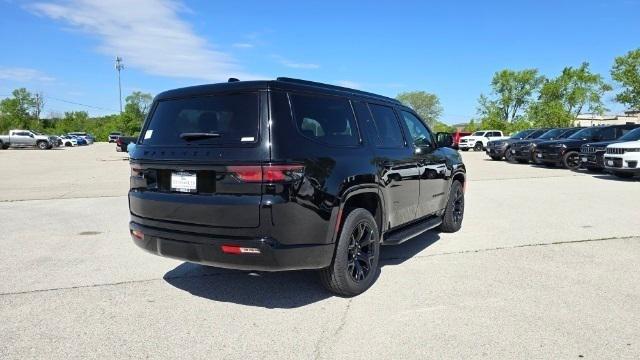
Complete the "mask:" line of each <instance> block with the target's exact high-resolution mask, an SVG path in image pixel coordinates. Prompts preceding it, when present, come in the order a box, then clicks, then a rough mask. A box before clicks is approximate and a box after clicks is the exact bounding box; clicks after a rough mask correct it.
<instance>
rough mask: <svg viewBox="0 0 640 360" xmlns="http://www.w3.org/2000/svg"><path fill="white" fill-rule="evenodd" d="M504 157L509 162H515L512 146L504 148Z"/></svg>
mask: <svg viewBox="0 0 640 360" xmlns="http://www.w3.org/2000/svg"><path fill="white" fill-rule="evenodd" d="M504 159H505V160H506V161H508V162H514V161H515V160H514V159H513V154H512V153H511V148H506V149H505V150H504Z"/></svg>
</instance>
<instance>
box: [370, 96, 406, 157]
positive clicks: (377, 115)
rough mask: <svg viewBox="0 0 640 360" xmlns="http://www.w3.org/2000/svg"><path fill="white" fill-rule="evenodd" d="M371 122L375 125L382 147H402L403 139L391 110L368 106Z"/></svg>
mask: <svg viewBox="0 0 640 360" xmlns="http://www.w3.org/2000/svg"><path fill="white" fill-rule="evenodd" d="M369 108H370V109H371V114H372V115H373V121H374V123H375V126H376V129H377V132H378V136H379V137H380V139H381V141H382V146H383V147H394V148H398V147H402V146H404V139H403V138H402V131H401V130H400V124H398V119H397V117H396V114H395V112H394V111H393V109H392V108H390V107H388V106H383V105H375V104H369Z"/></svg>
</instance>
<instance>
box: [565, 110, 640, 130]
mask: <svg viewBox="0 0 640 360" xmlns="http://www.w3.org/2000/svg"><path fill="white" fill-rule="evenodd" d="M626 123H640V111H638V110H632V111H625V112H624V115H596V114H580V115H578V116H577V117H576V120H575V122H574V125H575V126H602V125H624V124H626Z"/></svg>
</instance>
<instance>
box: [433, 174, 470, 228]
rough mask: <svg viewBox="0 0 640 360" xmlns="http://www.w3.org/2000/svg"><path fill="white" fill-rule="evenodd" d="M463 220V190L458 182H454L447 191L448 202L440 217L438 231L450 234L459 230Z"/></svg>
mask: <svg viewBox="0 0 640 360" xmlns="http://www.w3.org/2000/svg"><path fill="white" fill-rule="evenodd" d="M463 218H464V189H463V188H462V183H461V182H460V181H454V182H453V183H452V184H451V190H449V201H448V202H447V207H446V209H445V210H444V214H443V215H442V224H440V227H439V228H438V230H440V231H442V232H447V233H452V232H456V231H458V230H460V228H461V227H462V219H463Z"/></svg>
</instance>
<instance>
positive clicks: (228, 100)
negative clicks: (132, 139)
mask: <svg viewBox="0 0 640 360" xmlns="http://www.w3.org/2000/svg"><path fill="white" fill-rule="evenodd" d="M259 119H260V101H259V97H258V94H257V93H241V94H227V95H214V96H213V95H212V96H199V97H190V98H183V99H170V100H162V101H160V102H158V104H157V105H156V107H155V110H154V111H153V114H152V116H151V119H150V120H149V125H148V126H147V128H146V131H145V133H144V135H143V136H142V143H143V144H145V145H187V144H189V145H241V144H254V143H256V142H257V140H258V128H259V124H260V120H259ZM186 134H191V135H193V134H203V135H202V136H200V137H198V136H191V137H186V138H185V136H184V135H186ZM207 134H208V135H207ZM181 135H183V136H182V137H181Z"/></svg>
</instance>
